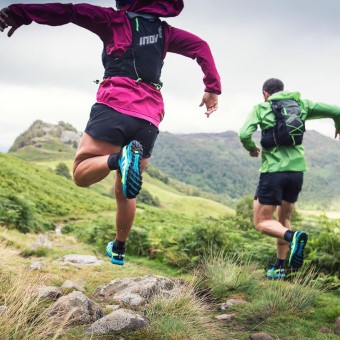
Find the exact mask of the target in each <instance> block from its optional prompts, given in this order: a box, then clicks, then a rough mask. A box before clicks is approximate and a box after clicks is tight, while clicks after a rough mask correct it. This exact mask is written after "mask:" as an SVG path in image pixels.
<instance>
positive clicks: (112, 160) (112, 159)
mask: <svg viewBox="0 0 340 340" xmlns="http://www.w3.org/2000/svg"><path fill="white" fill-rule="evenodd" d="M120 155H121V152H117V153H114V154H112V155H110V156H109V158H108V160H107V165H108V167H109V168H110V169H111V170H117V169H118V159H119V157H120Z"/></svg>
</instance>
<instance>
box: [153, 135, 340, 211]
mask: <svg viewBox="0 0 340 340" xmlns="http://www.w3.org/2000/svg"><path fill="white" fill-rule="evenodd" d="M257 139H259V134H258V135H257ZM304 146H305V149H306V156H307V161H308V165H309V171H308V172H307V173H306V174H305V180H304V189H303V193H302V194H301V199H300V200H299V207H301V206H302V207H305V208H307V207H308V208H310V209H318V210H323V209H327V210H331V209H333V210H339V209H340V199H339V195H338V193H339V192H340V191H339V190H340V181H339V179H338V176H339V168H340V157H339V156H340V143H339V142H338V141H335V140H333V139H331V138H329V137H326V136H324V135H322V134H319V133H318V132H315V131H308V132H306V134H305V137H304ZM152 164H154V165H155V166H156V167H157V168H159V169H160V170H161V171H163V172H164V173H165V174H167V175H169V176H170V177H173V178H175V179H178V180H180V181H182V182H184V183H187V184H191V185H194V186H197V187H199V188H201V189H202V190H204V191H207V192H212V193H217V194H219V195H221V196H222V197H225V198H227V197H230V198H231V199H233V200H237V199H239V198H241V197H243V196H244V195H248V194H253V193H254V192H255V189H256V185H257V181H258V177H259V172H258V169H259V167H260V159H259V158H256V159H255V158H251V157H249V155H248V153H247V152H246V151H245V150H244V149H243V147H242V145H241V143H240V142H239V138H238V135H237V133H236V132H232V131H227V132H223V133H199V134H180V135H179V134H171V133H168V132H165V133H160V134H159V138H158V141H157V142H156V145H155V148H154V152H153V157H152Z"/></svg>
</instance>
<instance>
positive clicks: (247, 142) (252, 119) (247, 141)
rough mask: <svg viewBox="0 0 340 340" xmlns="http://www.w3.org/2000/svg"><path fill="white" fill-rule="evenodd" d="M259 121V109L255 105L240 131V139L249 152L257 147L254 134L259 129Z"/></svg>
mask: <svg viewBox="0 0 340 340" xmlns="http://www.w3.org/2000/svg"><path fill="white" fill-rule="evenodd" d="M259 123H260V122H259V119H258V115H257V109H256V106H255V107H254V109H253V111H252V112H251V113H250V114H249V116H248V118H247V120H246V121H245V123H244V124H243V126H242V128H241V129H240V132H239V138H240V141H241V143H242V145H243V147H244V148H245V149H246V150H247V151H249V152H252V151H254V150H255V149H256V143H255V142H254V140H253V138H252V135H253V133H254V132H255V131H256V130H257V127H258V125H259Z"/></svg>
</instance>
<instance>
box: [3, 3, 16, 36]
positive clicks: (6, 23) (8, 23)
mask: <svg viewBox="0 0 340 340" xmlns="http://www.w3.org/2000/svg"><path fill="white" fill-rule="evenodd" d="M7 27H11V28H10V30H9V31H8V33H7V35H8V36H9V37H11V36H12V35H13V33H14V32H15V31H16V29H17V28H18V26H17V25H16V23H15V21H14V20H13V18H11V16H10V10H9V9H8V8H3V9H2V10H1V11H0V31H1V32H3V31H4V30H5V29H6V28H7Z"/></svg>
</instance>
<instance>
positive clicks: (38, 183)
mask: <svg viewBox="0 0 340 340" xmlns="http://www.w3.org/2000/svg"><path fill="white" fill-rule="evenodd" d="M0 176H1V182H0V195H1V205H0V206H1V208H2V213H3V215H2V220H4V216H5V215H6V216H7V220H5V222H6V221H7V223H9V224H10V221H14V220H16V218H18V219H20V218H19V216H17V215H18V214H23V213H26V215H27V214H28V217H27V218H29V217H30V218H33V219H34V216H40V217H43V218H44V219H50V220H55V219H70V218H80V217H84V216H86V215H87V214H92V213H99V212H102V211H109V210H112V209H113V208H114V202H113V200H112V199H109V198H107V197H104V196H102V195H99V194H98V193H96V192H93V191H90V190H88V189H81V188H78V187H76V186H75V185H74V183H73V182H72V181H70V180H68V179H66V178H65V177H63V176H58V175H56V174H55V173H53V172H51V171H48V170H45V169H43V168H42V167H39V166H36V165H33V164H29V163H27V162H26V161H23V160H20V159H18V158H16V157H14V156H11V155H7V154H0ZM15 207H18V208H17V210H15V209H16V208H15ZM13 209H14V210H13ZM14 212H15V213H14ZM11 214H12V215H11ZM16 216H17V217H16Z"/></svg>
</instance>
